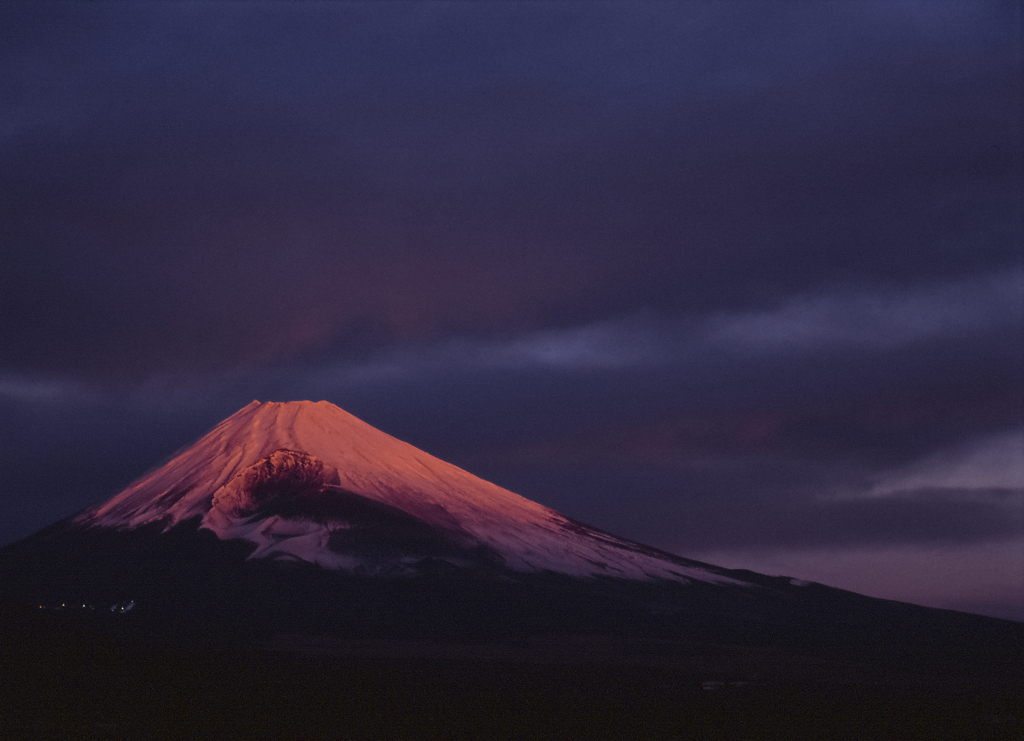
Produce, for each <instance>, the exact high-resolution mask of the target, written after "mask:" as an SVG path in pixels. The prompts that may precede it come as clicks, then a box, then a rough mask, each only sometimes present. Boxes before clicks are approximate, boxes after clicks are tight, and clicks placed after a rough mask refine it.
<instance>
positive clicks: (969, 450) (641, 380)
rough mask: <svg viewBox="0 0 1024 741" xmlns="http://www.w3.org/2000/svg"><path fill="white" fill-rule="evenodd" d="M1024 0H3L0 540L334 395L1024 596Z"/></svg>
mask: <svg viewBox="0 0 1024 741" xmlns="http://www.w3.org/2000/svg"><path fill="white" fill-rule="evenodd" d="M1021 22H1022V17H1021V10H1020V6H1019V4H1018V3H1016V2H1011V1H1008V2H978V1H977V0H971V1H970V2H967V1H965V2H958V3H953V2H941V1H939V0H928V1H927V2H905V3H899V2H890V1H889V0H885V1H884V2H867V1H864V0H861V1H859V2H837V3H827V2H804V3H751V2H746V1H741V2H736V3H729V2H706V3H702V2H693V1H689V2H680V3H662V2H645V3H631V2H630V3H627V2H623V3H578V2H571V3H564V4H562V3H558V2H540V3H517V2H463V3H436V4H435V3H428V2H397V3H386V2H370V3H363V4H360V3H318V4H312V3H311V4H291V3H289V4H285V3H278V4H265V5H261V4H255V3H224V4H189V3H159V4H157V3H153V4H140V5H130V4H120V3H77V4H76V3H67V2H61V3H55V4H46V3H39V2H33V3H25V4H18V3H5V4H3V5H2V6H0V69H2V70H3V74H2V75H0V249H2V251H3V254H2V258H3V260H2V263H0V264H2V270H0V317H2V319H3V321H2V322H0V445H2V446H3V450H4V452H5V455H4V463H3V469H2V471H3V473H2V476H0V543H5V542H9V541H12V540H14V539H17V538H19V537H23V536H25V535H28V534H30V533H31V532H34V531H35V530H37V529H39V528H41V527H43V526H44V525H47V524H49V523H50V522H52V521H54V520H56V519H58V518H60V517H63V516H66V515H68V514H71V513H73V512H76V511H77V510H79V509H81V508H83V507H85V506H87V505H89V504H91V503H93V502H96V501H98V500H100V499H104V498H106V497H108V496H110V495H111V494H113V493H115V492H116V491H118V490H119V489H120V488H121V487H123V486H124V485H125V484H127V483H128V482H129V481H130V480H132V479H134V478H135V477H137V476H138V475H140V474H141V473H143V472H144V471H146V470H147V469H149V468H150V467H152V466H153V465H155V464H156V463H158V462H160V461H161V460H163V459H165V458H166V457H167V456H169V455H170V454H171V453H173V451H175V450H177V449H178V448H180V447H182V446H183V445H186V444H188V443H190V442H192V441H194V440H195V439H196V438H198V437H199V436H200V435H201V434H203V433H204V432H206V431H207V430H208V429H209V428H210V427H212V426H213V425H214V424H216V423H217V422H218V421H219V420H220V419H222V418H223V417H226V416H227V415H229V414H231V413H232V412H234V411H236V410H237V409H238V408H239V407H241V406H243V405H244V404H246V403H248V402H249V401H251V400H253V399H254V398H255V399H260V400H264V401H269V400H276V401H285V400H291V399H312V400H319V399H327V400H328V401H331V402H333V403H335V404H337V405H339V406H341V407H343V408H345V409H347V410H348V411H350V412H352V413H353V414H356V415H357V416H359V417H362V418H363V419H365V420H366V421H367V422H369V423H371V424H373V425H375V426H377V427H379V428H380V429H382V430H384V431H385V432H389V433H391V434H393V435H395V436H397V437H399V438H402V439H404V440H407V441H408V442H410V443H412V444H414V445H417V446H419V447H421V448H423V449H425V450H426V451H428V452H430V453H433V454H434V455H437V456H439V457H441V458H444V459H446V460H449V461H451V462H453V463H456V464H457V465H460V466H462V467H464V468H466V469H468V470H470V471H472V472H473V473H476V474H478V475H480V476H483V477H484V478H488V479H490V480H492V481H494V482H496V483H498V484H501V485H503V486H506V487H508V488H510V489H512V490H513V491H516V492H518V493H520V494H523V495H524V496H527V497H529V498H531V499H534V500H537V501H539V502H542V503H544V504H546V505H548V506H551V507H554V508H556V509H558V510H560V511H562V512H564V513H565V514H567V515H569V516H572V517H575V518H577V519H580V520H583V521H585V522H588V523H590V524H593V525H596V526H598V527H601V528H603V529H606V530H610V531H612V532H615V533H617V534H620V535H624V536H627V537H631V538H634V539H637V540H640V541H643V542H646V543H649V544H651V545H655V546H658V547H661V548H665V549H667V550H670V551H673V552H675V553H678V554H681V555H684V556H689V557H693V558H699V559H703V560H708V561H711V562H713V563H719V564H721V565H725V566H737V567H746V568H750V569H753V570H757V571H764V572H767V573H784V574H788V575H791V576H798V577H802V578H808V579H814V580H817V581H822V582H825V583H829V584H833V585H835V586H841V587H846V588H850V589H854V590H856V591H860V592H864V593H867V594H874V595H878V596H883V597H890V598H895V599H905V600H909V601H914V602H919V603H923V604H929V605H937V606H944V607H955V608H959V609H967V610H971V611H977V612H983V613H986V614H994V615H1001V616H1010V617H1015V618H1017V619H1024V351H1022V349H1021V343H1020V337H1021V333H1022V332H1024V258H1022V248H1021V245H1022V242H1024V233H1022V219H1024V206H1022V201H1024V196H1022V190H1024V185H1022V156H1024V155H1022V144H1021V138H1022V137H1021V134H1022V99H1024V95H1022V86H1021V70H1022V49H1021Z"/></svg>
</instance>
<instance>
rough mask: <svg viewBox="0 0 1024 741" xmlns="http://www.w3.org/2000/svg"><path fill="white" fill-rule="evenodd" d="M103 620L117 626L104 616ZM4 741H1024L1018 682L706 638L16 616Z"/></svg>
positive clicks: (8, 644) (1, 671) (997, 675)
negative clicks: (284, 628) (326, 629)
mask: <svg viewBox="0 0 1024 741" xmlns="http://www.w3.org/2000/svg"><path fill="white" fill-rule="evenodd" d="M104 619H106V618H104ZM0 627H2V629H3V634H2V635H3V643H2V648H0V738H3V739H11V740H14V739H322V738H357V739H401V738H410V739H422V738H445V739H451V738H474V739H491V738H513V739H520V738H522V739H530V738H537V739H559V738H586V739H600V738H607V739H612V738H614V739H623V738H627V739H629V738H637V739H713V738H714V739H717V738H728V739H773V738H794V739H852V738H856V739H903V738H920V739H1019V738H1024V717H1022V716H1024V711H1022V707H1021V697H1022V696H1024V695H1022V692H1024V683H1022V681H1021V679H1020V677H1019V673H1017V672H1013V671H1010V672H1007V671H1005V670H1003V671H996V672H994V673H989V672H984V671H978V670H977V668H973V669H972V668H970V667H964V668H960V669H958V667H957V666H954V665H949V664H948V663H946V662H944V661H943V660H942V657H940V656H935V657H931V660H929V661H925V660H922V659H921V657H919V656H917V657H910V658H904V659H900V658H899V657H895V658H894V659H893V660H892V661H890V662H882V664H879V662H878V661H877V660H874V659H873V660H871V661H868V660H863V661H860V660H858V659H857V657H856V656H853V655H849V653H848V652H847V653H844V654H843V655H830V654H829V652H828V651H824V652H821V651H804V652H794V651H792V650H791V649H781V648H778V647H771V646H751V645H747V646H740V645H728V644H727V643H726V644H721V643H720V644H715V645H712V644H709V643H705V642H702V641H700V640H699V639H692V640H682V639H678V638H676V639H660V640H654V639H644V638H640V637H634V638H623V637H616V638H613V637H601V636H594V635H592V636H588V637H583V636H561V637H546V638H524V639H519V640H512V641H506V642H501V641H493V640H490V641H478V642H446V641H437V640H413V639H407V640H392V641H388V640H380V639H360V640H354V639H345V638H338V637H334V638H327V637H315V636H308V635H307V636H300V635H292V636H287V635H285V636H278V637H276V638H272V639H271V638H268V639H262V640H256V641H254V640H251V639H246V640H245V641H232V640H231V638H230V637H229V636H222V637H219V638H216V639H213V638H211V637H207V638H206V639H205V640H204V639H203V638H202V637H197V636H192V637H191V638H189V639H187V640H185V639H181V640H178V641H175V642H170V641H160V640H154V639H153V638H152V637H151V636H148V637H142V636H138V635H136V636H132V635H131V634H130V632H127V633H126V632H124V631H123V630H122V628H121V627H118V628H117V630H115V631H111V630H110V626H109V624H108V625H104V624H103V623H102V621H101V622H97V621H96V620H95V619H92V618H89V619H84V618H83V616H82V615H69V614H66V613H60V612H54V611H40V612H39V613H31V612H29V611H8V612H7V613H6V614H5V615H4V616H3V623H2V626H0Z"/></svg>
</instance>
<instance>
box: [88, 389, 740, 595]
mask: <svg viewBox="0 0 1024 741" xmlns="http://www.w3.org/2000/svg"><path fill="white" fill-rule="evenodd" d="M283 502H287V503H290V504H288V506H280V505H282V503H283ZM274 503H276V504H277V505H278V506H276V507H275V506H271V505H274ZM371 510H372V512H373V513H374V515H373V519H374V521H375V522H377V525H375V527H377V528H378V529H377V530H375V531H374V532H379V531H380V527H379V523H380V522H381V521H386V522H387V523H389V527H391V528H392V529H393V530H397V531H401V532H403V533H408V531H409V527H410V524H409V523H410V518H412V519H414V520H415V521H418V522H419V525H417V526H416V527H417V528H420V529H422V528H424V527H425V528H427V529H429V530H430V531H431V532H432V533H433V534H434V535H435V536H436V538H435V540H436V539H441V540H444V541H446V542H451V543H455V544H457V545H458V547H459V548H466V547H481V548H483V549H484V550H486V551H487V552H490V553H494V554H497V555H498V556H499V557H500V560H503V561H504V563H505V565H506V566H507V567H508V568H511V569H513V570H516V571H555V572H559V573H566V574H571V575H574V576H598V575H601V576H612V577H621V578H629V579H651V578H661V579H671V580H675V581H686V580H687V579H698V580H701V581H715V582H727V583H735V582H734V580H732V579H730V578H728V577H727V576H725V575H724V573H722V572H723V570H721V569H716V568H715V567H710V566H707V565H706V564H699V563H698V562H692V561H687V560H686V559H681V558H679V557H676V556H672V555H670V554H667V553H663V552H661V551H656V550H655V549H652V548H648V547H646V546H642V545H640V544H638V543H634V542H632V541H628V540H624V539H622V538H617V537H615V536H612V535H609V534H607V533H603V532H601V531H599V530H596V529H594V528H590V527H587V526H585V525H582V524H581V523H577V522H574V521H572V520H570V519H568V518H566V517H564V516H563V515H561V514H559V513H558V512H555V511H554V510H551V509H549V508H547V507H544V506H543V505H540V504H537V503H536V502H532V501H530V500H528V499H525V498H524V497H521V496H519V495H518V494H514V493H513V492H510V491H508V490H506V489H503V488H501V487H499V486H496V485H495V484H492V483H490V482H487V481H484V480H483V479H480V478H478V477H476V476H473V475H472V474H470V473H468V472H466V471H464V470H462V469H461V468H458V467H457V466H454V465H452V464H450V463H446V462H444V461H442V460H440V459H438V458H435V457H433V456H431V455H429V454H427V453H425V452H423V451H422V450H419V449H417V448H415V447H413V446H412V445H409V444H408V443H404V442H402V441H400V440H397V439H396V438H394V437H391V436H390V435H388V434H386V433H384V432H381V431H380V430H378V429H376V428H374V427H372V426H370V425H368V424H366V423H365V422H363V421H362V420H359V419H357V418H356V417H354V416H352V415H351V414H349V413H348V412H345V411H344V410H342V409H340V408H338V407H336V406H334V405H333V404H331V403H329V402H326V401H320V402H316V403H313V402H309V401H297V402H284V403H279V402H266V403H261V402H259V401H253V402H252V403H251V404H249V405H247V406H245V407H244V408H242V409H241V410H239V411H238V412H236V413H235V414H233V415H231V416H230V417H228V418H227V419H225V420H224V421H223V422H221V423H220V424H219V425H217V426H216V427H215V428H214V429H213V430H211V431H210V432H209V433H207V434H206V435H205V436H203V437H202V438H200V439H199V440H198V441H197V442H196V443H195V444H194V445H192V446H191V447H189V448H186V449H185V450H183V451H181V452H180V453H179V454H178V455H177V456H175V457H174V458H173V459H171V460H170V461H169V462H167V463H166V464H164V465H163V466H161V467H159V468H157V469H156V470H154V471H151V472H150V473H148V474H146V475H145V476H143V477H142V478H140V479H138V480H137V481H136V482H134V483H133V484H131V485H130V486H128V487H127V488H126V489H125V490H124V491H122V492H121V493H120V494H117V495H116V496H114V497H113V498H111V499H110V500H108V501H107V502H104V503H102V504H100V505H97V506H95V507H93V508H91V509H89V510H86V511H85V512H83V513H82V514H81V515H79V516H78V517H77V518H75V520H74V522H75V523H76V524H77V525H80V526H87V527H112V528H118V529H124V528H128V529H134V528H137V527H139V526H141V525H144V524H147V523H154V522H159V523H161V524H163V526H164V528H165V530H166V529H169V528H170V527H172V526H173V525H175V524H177V523H180V522H182V521H184V520H190V519H192V518H194V517H199V518H201V522H202V524H201V527H203V528H207V529H210V530H212V531H213V532H214V533H216V534H217V535H218V537H220V538H221V539H224V540H230V539H235V538H245V539H248V540H251V541H253V542H255V543H256V544H257V550H256V552H254V553H253V555H252V556H251V557H257V558H267V557H284V556H287V557H289V558H298V559H301V560H305V561H310V562H313V563H319V564H321V565H323V566H325V567H328V568H336V569H352V568H355V566H354V564H355V562H356V561H359V559H360V558H361V556H359V555H358V554H353V553H342V552H339V548H338V547H336V546H337V544H338V543H339V542H348V541H345V539H340V540H339V537H338V535H337V533H338V532H339V531H340V530H345V529H349V530H351V529H352V528H353V527H357V526H360V527H361V526H363V525H365V523H366V522H367V519H366V513H367V512H370V511H371ZM357 513H362V514H357ZM381 518H383V520H382V519H381ZM414 529H415V528H414ZM403 538H404V536H403ZM421 540H422V539H421ZM407 541H408V539H407V538H405V539H404V540H403V542H407ZM392 555H395V554H392ZM409 556H410V554H408V553H406V554H404V555H403V556H402V558H406V557H409ZM396 557H397V556H396ZM353 559H354V560H353ZM362 566H364V567H365V564H362Z"/></svg>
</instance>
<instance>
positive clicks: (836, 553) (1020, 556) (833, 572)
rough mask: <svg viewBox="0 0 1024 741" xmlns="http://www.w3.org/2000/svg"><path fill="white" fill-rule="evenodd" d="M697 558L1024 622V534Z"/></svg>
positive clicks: (712, 553)
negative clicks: (970, 540) (979, 539)
mask: <svg viewBox="0 0 1024 741" xmlns="http://www.w3.org/2000/svg"><path fill="white" fill-rule="evenodd" d="M688 555H689V554H688ZM693 557H694V558H697V559H698V560H705V561H707V562H709V563H714V564H719V565H723V566H729V567H732V568H746V569H751V570H753V571H758V572H760V573H767V574H773V575H785V576H792V577H796V578H801V579H807V580H811V581H817V582H820V583H822V584H828V585H830V586H836V587H840V588H843V589H849V590H851V591H854V592H858V593H860V594H867V595H870V596H873V597H881V598H883V599H896V600H901V601H905V602H913V603H916V604H919V605H928V606H931V607H939V608H944V609H952V610H963V611H966V612H978V613H981V614H983V615H992V616H994V617H1001V618H1005V619H1010V620H1018V621H1021V620H1024V576H1022V575H1024V538H1019V537H1018V538H1010V539H1004V540H996V541H986V542H981V543H967V544H964V545H958V546H954V547H950V546H949V545H948V544H939V545H928V544H920V545H895V546H889V547H881V548H880V547H877V546H870V547H852V548H843V547H832V546H824V547H818V548H815V547H810V548H797V549H785V550H782V549H766V548H759V547H752V548H744V547H742V546H739V547H734V548H727V549H721V550H708V551H703V552H701V553H699V554H693Z"/></svg>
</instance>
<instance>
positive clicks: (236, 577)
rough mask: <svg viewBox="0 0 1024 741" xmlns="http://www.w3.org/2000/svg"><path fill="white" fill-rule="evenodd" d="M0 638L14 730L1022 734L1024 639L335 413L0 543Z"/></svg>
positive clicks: (237, 439) (230, 448) (1006, 627)
mask: <svg viewBox="0 0 1024 741" xmlns="http://www.w3.org/2000/svg"><path fill="white" fill-rule="evenodd" d="M0 635H2V636H3V637H4V640H3V641H0V708H7V710H6V714H5V712H4V711H2V710H0V737H3V738H33V739H34V738H53V737H75V738H128V737H132V738H134V737H144V738H186V737H188V738H223V737H234V738H301V737H331V738H382V737H388V738H405V737H410V738H424V737H437V738H455V737H462V738H482V737H490V738H524V737H532V738H537V737H542V738H552V737H560V738H570V737H580V738H584V737H585V738H632V737H644V738H648V737H665V738H669V737H671V738H711V737H729V738H755V737H756V738H761V737H775V738H810V737H830V738H832V737H858V738H873V737H881V738H908V737H919V738H1003V737H1007V738H1010V737H1017V736H1019V735H1020V734H1021V733H1024V716H1022V714H1021V713H1020V710H1019V703H1018V700H1019V697H1020V696H1021V694H1022V693H1024V681H1022V680H1024V678H1022V676H1021V671H1020V667H1021V666H1022V665H1024V626H1022V625H1021V624H1020V623H1014V622H1010V621H1005V620H997V619H994V618H986V617H982V616H977V615H969V614H965V613H958V612H952V611H947V610H936V609H931V608H925V607H919V606H916V605H909V604H903V603H899V602H892V601H888V600H880V599H873V598H870V597H866V596H863V595H858V594H854V593H851V592H847V591H844V590H840V589H834V588H831V587H827V586H824V585H821V584H813V583H810V584H809V583H806V582H801V581H797V580H794V579H790V578H788V577H769V576H765V575H762V574H756V573H753V572H749V571H742V570H730V569H724V568H720V567H717V566H713V565H711V564H705V563H700V562H697V561H692V560H688V559H685V558H681V557H679V556H675V555H672V554H669V553H665V552H663V551H659V550H657V549H654V548H650V547H648V546H645V545H642V544H640V543H636V542H633V541H630V540H627V539H624V538H619V537H616V536H614V535H611V534H609V533H606V532H602V531H601V530H598V529H596V528H592V527H589V526H587V525H584V524H582V523H579V522H576V521H574V520H572V519H570V518H568V517H565V516H564V515H561V514H559V513H558V512H555V511H554V510H551V509H549V508H547V507H544V506H542V505H540V504H537V503H535V502H531V501H529V500H528V499H524V498H523V497H521V496H518V495H517V494H514V493H512V492H510V491H507V490H505V489H502V488H501V487H499V486H496V485H494V484H491V483H488V482H486V481H483V480H481V479H479V478H477V477H475V476H473V475H472V474H470V473H467V472H466V471H464V470H462V469H460V468H458V467H456V466H453V465H451V464H448V463H445V462H444V461H441V460H438V459H437V458H434V457H433V456H430V455H428V454H427V453H425V452H423V451H421V450H418V449H417V448H415V447H413V446H411V445H408V444H406V443H404V442H401V441H399V440H396V439H395V438H393V437H391V436H389V435H387V434H385V433H383V432H381V431H379V430H377V429H375V428H373V427H371V426H370V425H368V424H366V423H364V422H362V421H360V420H358V419H356V418H355V417H353V416H352V415H350V414H348V413H347V412H345V411H343V410H341V409H339V408H338V407H336V406H334V405H332V404H329V403H327V402H323V401H321V402H317V403H312V402H308V401H300V402H288V403H273V402H268V403H260V402H255V401H254V402H252V403H251V404H249V405H248V406H246V407H244V408H243V409H241V410H239V411H238V412H237V413H235V414H233V415H232V416H230V417H228V418H227V419H225V420H224V421H223V422H221V423H220V424H219V425H217V427H215V428H214V429H213V430H211V431H210V432H209V433H208V434H206V435H205V436H203V437H202V438H201V439H199V440H198V441H197V442H196V443H195V444H193V445H191V446H189V447H187V448H185V449H184V450H182V451H180V452H179V453H177V454H176V455H174V456H173V457H172V458H171V459H170V460H169V461H168V462H166V463H165V464H163V465H162V466H160V467H158V468H156V469H154V470H153V471H151V472H149V473H147V474H145V475H144V476H142V477H141V478H139V479H138V480H137V481H135V482H134V483H132V484H131V485H130V486H128V487H127V488H126V489H124V490H123V491H122V492H120V493H118V494H116V495H115V496H113V497H112V498H110V499H109V500H107V501H105V502H102V503H100V504H97V505H95V506H93V507H90V508H89V509H87V510H85V511H83V512H81V513H80V514H78V515H76V516H74V517H71V518H68V519H66V520H63V521H61V522H58V523H55V524H54V525H51V526H50V527H48V528H46V529H44V530H42V531H40V532H39V533H36V534H35V535H32V536H30V537H28V538H26V539H24V540H22V541H19V542H17V543H13V544H11V545H8V546H6V547H4V548H0ZM709 693H711V694H709ZM569 708H573V709H574V710H573V711H571V712H570V710H569ZM54 718H56V720H54ZM808 723H809V724H811V725H807V724H808ZM652 724H654V725H652ZM652 729H653V732H652ZM915 729H916V730H915ZM1014 734H1017V736H1015V735H1014Z"/></svg>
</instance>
